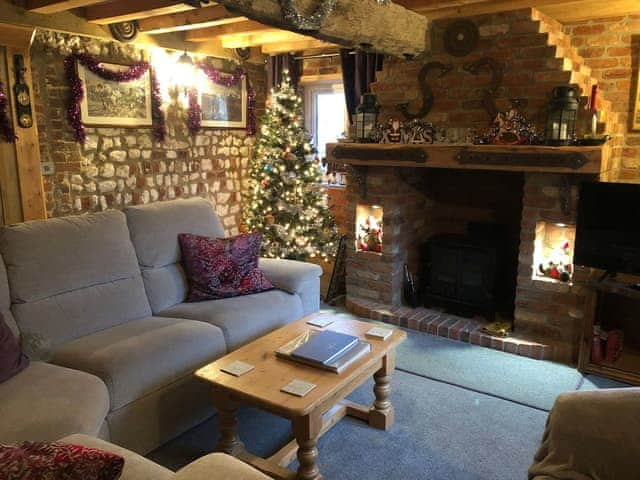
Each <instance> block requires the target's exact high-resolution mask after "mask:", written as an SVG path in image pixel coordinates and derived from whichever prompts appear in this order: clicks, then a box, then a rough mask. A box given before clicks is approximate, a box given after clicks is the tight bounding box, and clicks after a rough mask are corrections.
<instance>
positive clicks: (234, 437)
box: [213, 391, 244, 456]
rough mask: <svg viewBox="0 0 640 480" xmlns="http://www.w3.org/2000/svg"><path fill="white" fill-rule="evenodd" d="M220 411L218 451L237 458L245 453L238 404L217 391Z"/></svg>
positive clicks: (216, 399) (216, 401)
mask: <svg viewBox="0 0 640 480" xmlns="http://www.w3.org/2000/svg"><path fill="white" fill-rule="evenodd" d="M213 399H214V404H215V406H216V408H217V409H218V421H219V429H220V438H219V439H218V445H217V446H216V451H218V452H224V453H228V454H229V455H234V456H237V455H239V454H240V453H242V452H244V444H243V443H242V442H241V441H240V438H239V437H238V417H237V412H238V402H237V401H235V400H234V399H233V398H232V397H231V395H229V394H228V393H225V392H220V391H216V392H215V393H214V395H213Z"/></svg>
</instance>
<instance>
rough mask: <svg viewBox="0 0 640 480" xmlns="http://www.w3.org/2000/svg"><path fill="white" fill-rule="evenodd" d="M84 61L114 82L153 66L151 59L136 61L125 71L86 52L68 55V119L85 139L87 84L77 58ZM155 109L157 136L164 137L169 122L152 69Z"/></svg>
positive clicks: (132, 77)
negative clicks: (82, 104) (82, 109)
mask: <svg viewBox="0 0 640 480" xmlns="http://www.w3.org/2000/svg"><path fill="white" fill-rule="evenodd" d="M76 61H77V62H78V63H80V64H81V65H82V66H83V67H85V68H86V69H88V70H89V71H91V72H92V73H93V74H95V75H97V76H99V77H100V78H102V79H103V80H109V81H112V82H130V81H132V80H137V79H139V78H140V77H142V76H143V75H144V74H145V73H146V72H147V71H148V70H149V68H150V65H149V62H146V61H144V60H143V61H136V62H133V64H132V65H131V66H130V67H129V68H128V69H127V70H124V71H115V70H110V69H108V68H105V67H104V66H102V64H101V63H100V62H99V61H98V60H96V59H95V58H94V57H92V56H91V55H89V54H86V53H72V54H71V55H69V56H67V58H65V59H64V68H65V74H66V76H67V81H68V82H69V85H70V88H71V95H70V101H69V107H68V108H67V119H68V120H69V123H70V124H71V127H72V128H73V131H74V135H75V139H76V140H77V141H78V142H80V143H84V142H85V141H86V138H87V134H86V131H85V127H84V125H83V123H82V119H81V114H80V102H81V101H82V98H83V97H84V86H83V85H82V81H81V80H80V77H79V76H78V70H77V68H76V64H75V62H76ZM151 82H152V84H151V87H152V96H151V113H152V117H153V128H154V137H155V139H156V140H157V141H159V142H161V141H163V140H164V138H165V135H166V131H167V129H166V125H165V119H164V113H163V111H162V108H161V107H162V97H161V95H160V85H159V83H158V80H157V78H156V76H155V75H154V74H153V70H152V71H151Z"/></svg>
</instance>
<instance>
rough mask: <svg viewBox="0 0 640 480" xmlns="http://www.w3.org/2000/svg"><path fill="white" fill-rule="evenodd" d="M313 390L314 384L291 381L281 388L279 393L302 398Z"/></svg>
mask: <svg viewBox="0 0 640 480" xmlns="http://www.w3.org/2000/svg"><path fill="white" fill-rule="evenodd" d="M314 388H316V384H315V383H309V382H305V381H304V380H293V381H292V382H290V383H288V384H287V385H285V386H284V387H282V388H281V389H280V391H282V392H285V393H289V394H291V395H295V396H296V397H304V396H305V395H306V394H307V393H309V392H310V391H311V390H313V389H314Z"/></svg>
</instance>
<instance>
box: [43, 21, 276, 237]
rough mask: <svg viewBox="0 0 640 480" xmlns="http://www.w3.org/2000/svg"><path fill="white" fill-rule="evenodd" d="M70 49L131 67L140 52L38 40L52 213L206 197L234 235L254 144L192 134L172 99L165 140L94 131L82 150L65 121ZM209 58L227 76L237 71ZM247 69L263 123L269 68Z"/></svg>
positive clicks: (211, 132) (210, 131) (74, 40)
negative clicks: (66, 59) (65, 58)
mask: <svg viewBox="0 0 640 480" xmlns="http://www.w3.org/2000/svg"><path fill="white" fill-rule="evenodd" d="M71 48H75V49H79V50H80V51H87V52H89V53H91V54H93V55H96V56H98V57H99V58H100V59H101V60H103V61H106V62H113V63H127V62H128V61H131V59H137V58H140V54H141V52H140V51H138V50H135V49H134V48H133V47H131V46H122V45H120V44H117V43H115V42H103V41H99V40H94V39H88V38H81V37H70V36H66V35H62V34H52V33H46V32H45V33H40V34H39V35H38V36H37V38H36V42H35V44H34V45H33V47H32V62H33V80H34V90H35V94H36V99H35V109H36V114H37V119H38V127H39V132H40V150H41V156H42V162H45V163H48V164H49V165H50V166H53V172H51V173H52V174H51V175H46V176H45V177H44V182H45V193H46V203H47V211H48V215H49V216H51V217H56V216H62V215H69V214H78V213H84V212H90V211H99V210H104V209H107V208H122V207H124V206H126V205H132V204H143V203H149V202H155V201H161V200H169V199H174V198H187V197H192V196H201V197H204V198H208V199H210V200H212V201H213V203H214V204H215V205H216V210H217V212H218V214H219V215H220V216H221V219H222V222H223V224H224V225H225V227H226V229H227V231H228V233H229V234H235V233H237V232H238V231H239V227H240V222H241V192H242V189H243V184H244V181H245V180H246V171H247V170H246V169H247V165H248V161H249V158H250V155H251V150H252V146H253V143H254V140H253V138H251V137H248V136H247V135H246V131H245V130H238V129H214V128H203V129H202V130H201V131H200V132H199V133H198V134H196V135H195V136H194V135H191V134H190V133H189V131H188V129H187V123H186V117H185V115H186V111H185V109H184V108H183V107H182V105H181V103H180V102H179V101H178V100H177V99H175V98H174V99H171V100H169V101H168V102H167V103H166V104H165V105H164V111H165V115H166V121H167V130H168V132H167V137H166V140H165V141H164V142H156V141H155V140H154V138H153V131H152V129H151V128H118V127H112V128H105V127H91V126H88V127H87V134H88V139H87V142H86V143H85V144H84V145H81V144H79V143H77V142H76V141H75V140H74V138H73V132H72V130H71V128H70V126H69V124H68V122H67V120H66V108H67V102H68V95H69V87H68V84H67V81H66V78H65V76H64V67H63V60H64V57H65V55H68V54H69V53H70V51H71ZM208 60H209V61H211V62H212V64H213V65H214V66H215V67H217V68H223V69H225V70H228V71H230V70H232V69H234V68H235V67H236V66H235V65H232V64H227V63H226V62H223V61H222V60H217V59H208ZM152 63H153V60H152ZM244 68H245V69H246V70H247V73H248V79H249V81H250V82H251V84H252V85H253V88H254V90H255V92H256V94H257V105H258V108H257V115H258V117H259V116H260V115H261V113H262V111H263V110H264V99H265V82H266V79H265V72H264V68H263V67H262V66H254V65H250V64H248V65H245V66H244ZM159 81H160V82H161V83H162V81H163V79H162V78H159Z"/></svg>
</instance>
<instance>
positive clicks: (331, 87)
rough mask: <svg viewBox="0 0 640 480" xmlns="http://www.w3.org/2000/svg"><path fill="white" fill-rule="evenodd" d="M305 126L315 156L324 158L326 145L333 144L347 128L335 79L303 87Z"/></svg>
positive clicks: (346, 120) (342, 96) (337, 83)
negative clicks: (315, 150)
mask: <svg viewBox="0 0 640 480" xmlns="http://www.w3.org/2000/svg"><path fill="white" fill-rule="evenodd" d="M304 91H305V101H304V111H305V126H306V127H307V130H308V131H309V133H310V134H311V136H312V142H313V146H314V147H315V148H316V149H317V150H318V157H320V158H324V157H325V156H326V151H325V150H326V145H327V143H333V142H335V141H336V140H337V139H338V138H339V137H341V136H343V133H344V132H346V131H347V130H348V128H349V117H348V116H347V107H346V105H345V100H344V90H343V87H342V82H341V81H339V80H325V81H322V80H321V81H315V82H312V83H307V84H304Z"/></svg>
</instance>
